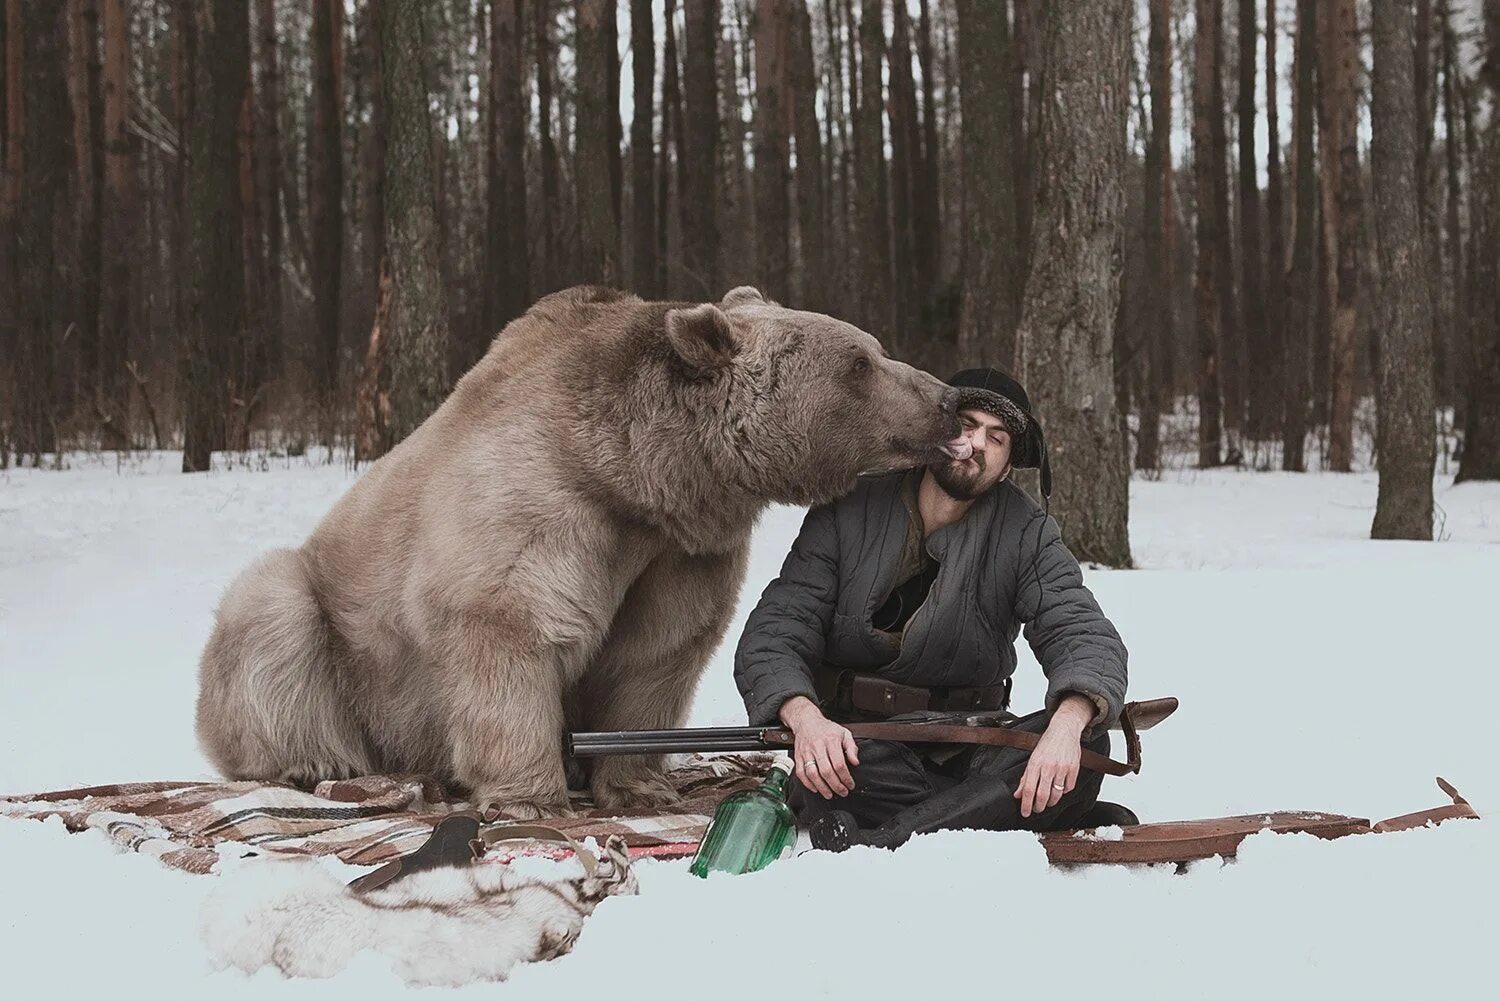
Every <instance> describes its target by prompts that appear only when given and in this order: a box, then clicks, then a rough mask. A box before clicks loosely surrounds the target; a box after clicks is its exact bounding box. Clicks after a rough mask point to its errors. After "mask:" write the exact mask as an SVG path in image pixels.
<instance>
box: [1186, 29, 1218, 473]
mask: <svg viewBox="0 0 1500 1001" xmlns="http://www.w3.org/2000/svg"><path fill="white" fill-rule="evenodd" d="M1194 11H1195V18H1196V23H1197V29H1196V30H1197V38H1196V39H1195V40H1194V43H1193V181H1194V188H1195V199H1196V203H1197V225H1196V228H1195V232H1196V237H1197V244H1198V265H1197V271H1196V272H1195V275H1194V286H1193V289H1194V291H1193V302H1194V307H1195V308H1194V313H1195V319H1196V322H1197V325H1198V465H1200V466H1203V467H1205V468H1206V467H1210V466H1217V465H1218V464H1219V463H1220V461H1221V455H1222V453H1221V451H1220V448H1221V443H1222V425H1221V420H1222V414H1221V406H1222V399H1221V395H1220V373H1219V359H1220V333H1221V330H1220V325H1221V322H1222V318H1223V313H1222V311H1221V309H1220V308H1219V307H1220V304H1219V282H1218V275H1219V268H1220V264H1219V261H1218V257H1219V248H1220V246H1221V240H1220V236H1219V229H1220V227H1222V226H1223V225H1224V224H1225V220H1223V219H1222V218H1221V217H1220V216H1219V213H1218V199H1217V197H1215V193H1216V190H1217V185H1216V184H1215V181H1214V173H1215V167H1216V166H1217V164H1218V162H1219V161H1218V159H1217V157H1216V156H1215V155H1214V135H1215V132H1214V127H1213V119H1214V118H1215V117H1216V116H1217V117H1220V118H1221V119H1222V116H1223V112H1224V109H1223V107H1222V106H1220V105H1216V104H1215V103H1214V95H1215V93H1216V88H1215V87H1214V77H1215V76H1216V75H1217V73H1218V68H1219V63H1218V59H1217V58H1216V53H1217V52H1218V48H1219V43H1218V34H1219V32H1218V27H1219V23H1220V19H1219V4H1218V0H1196V4H1195V7H1194Z"/></svg>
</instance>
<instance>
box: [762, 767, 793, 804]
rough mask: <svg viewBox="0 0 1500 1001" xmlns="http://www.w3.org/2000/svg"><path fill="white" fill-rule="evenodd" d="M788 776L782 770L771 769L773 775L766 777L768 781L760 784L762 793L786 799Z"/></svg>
mask: <svg viewBox="0 0 1500 1001" xmlns="http://www.w3.org/2000/svg"><path fill="white" fill-rule="evenodd" d="M786 775H787V773H786V772H785V771H783V770H782V769H780V768H773V769H771V773H770V774H769V775H767V776H766V780H765V781H764V782H762V783H761V784H760V791H761V792H763V793H767V794H768V795H771V796H775V797H776V798H777V799H785V798H786Z"/></svg>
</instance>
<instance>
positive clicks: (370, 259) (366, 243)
mask: <svg viewBox="0 0 1500 1001" xmlns="http://www.w3.org/2000/svg"><path fill="white" fill-rule="evenodd" d="M381 6H382V5H381V4H380V3H379V2H378V0H377V2H372V3H368V4H366V6H365V8H364V10H363V11H362V23H361V27H360V45H361V47H362V48H363V51H364V65H365V77H366V84H365V86H366V88H367V89H368V90H369V103H370V123H369V125H368V127H367V130H366V134H365V138H364V142H363V143H361V144H360V148H359V171H360V174H361V180H360V185H361V187H362V188H363V189H364V199H363V205H362V207H363V209H364V211H363V214H362V216H361V218H360V227H361V229H362V235H361V237H360V245H361V248H362V249H363V251H364V260H363V262H362V266H361V270H362V272H363V273H364V274H366V275H369V276H370V277H371V278H372V279H373V280H374V290H375V292H376V301H375V303H374V308H375V309H379V283H380V274H381V270H380V269H381V262H382V261H384V260H385V155H386V114H385V84H384V80H385V67H384V65H383V60H382V59H381V17H382V14H381ZM372 322H377V323H378V322H379V321H378V320H375V319H374V318H373V317H372Z"/></svg>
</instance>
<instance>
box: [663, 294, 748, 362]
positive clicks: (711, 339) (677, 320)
mask: <svg viewBox="0 0 1500 1001" xmlns="http://www.w3.org/2000/svg"><path fill="white" fill-rule="evenodd" d="M667 343H669V344H671V345H672V350H673V351H675V352H676V353H677V357H679V358H681V359H682V360H683V362H684V363H685V364H686V365H687V366H688V368H690V369H692V370H693V371H695V372H703V373H709V372H713V371H715V370H717V369H721V368H724V367H725V366H727V365H728V364H729V363H730V362H732V361H734V356H735V355H736V354H738V353H739V350H740V345H739V342H738V341H737V340H736V339H735V336H734V330H733V328H732V327H730V325H729V317H727V316H725V315H724V313H723V311H721V310H720V309H719V307H718V306H715V305H714V304H713V303H709V302H706V303H704V304H703V305H701V306H689V307H687V308H685V309H673V310H669V311H668V312H667Z"/></svg>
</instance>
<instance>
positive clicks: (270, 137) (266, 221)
mask: <svg viewBox="0 0 1500 1001" xmlns="http://www.w3.org/2000/svg"><path fill="white" fill-rule="evenodd" d="M110 2H118V0H110ZM106 9H107V8H106ZM256 20H257V27H258V32H257V35H258V38H257V49H258V51H257V53H256V55H257V61H258V62H259V64H260V73H259V74H258V77H259V79H258V83H259V86H258V87H257V89H256V92H255V96H256V101H257V106H256V113H255V191H256V206H257V213H258V214H257V217H256V220H255V226H256V228H257V230H258V231H259V233H260V238H259V240H258V241H257V242H258V244H259V246H260V253H261V270H260V281H259V287H260V294H261V296H263V301H262V302H261V303H260V305H259V309H258V313H259V315H260V317H261V320H262V322H263V323H264V324H265V325H266V329H265V332H266V335H267V336H266V350H267V357H266V370H267V375H268V377H269V378H271V379H273V380H274V379H277V378H279V377H280V376H281V375H282V374H283V367H284V365H285V358H286V350H285V335H284V334H283V333H282V328H283V317H282V310H281V305H282V295H281V272H282V234H281V169H282V165H281V126H280V121H279V119H280V115H281V111H282V107H281V71H280V65H279V61H278V59H277V43H276V0H257V6H256ZM106 44H107V41H106ZM107 93H108V92H107V91H106V98H107ZM377 259H378V258H377Z"/></svg>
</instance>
